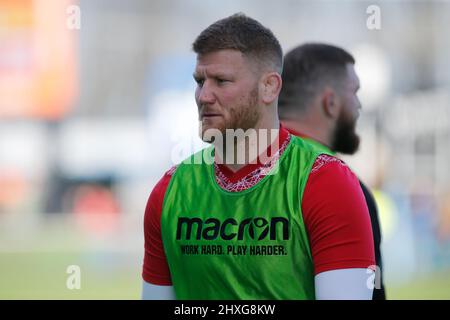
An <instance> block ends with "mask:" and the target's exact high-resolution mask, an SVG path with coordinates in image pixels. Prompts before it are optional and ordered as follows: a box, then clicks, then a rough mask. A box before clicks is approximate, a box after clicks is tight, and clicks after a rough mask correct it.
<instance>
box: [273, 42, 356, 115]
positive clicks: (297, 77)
mask: <svg viewBox="0 0 450 320" xmlns="http://www.w3.org/2000/svg"><path fill="white" fill-rule="evenodd" d="M349 63H350V64H354V63H355V59H354V58H353V56H352V55H351V54H350V53H348V52H347V51H345V50H344V49H341V48H338V47H335V46H332V45H328V44H323V43H307V44H304V45H301V46H298V47H296V48H295V49H293V50H291V51H289V52H288V53H287V54H286V55H285V57H284V67H283V73H282V79H283V87H282V88H281V93H280V96H279V99H278V112H279V115H280V118H281V119H287V118H289V116H291V115H295V114H298V113H301V112H302V111H305V110H306V109H307V108H308V106H309V105H310V103H311V102H312V100H313V99H314V98H315V97H316V95H317V94H318V93H320V92H321V91H322V90H323V89H324V87H325V86H326V85H329V86H332V87H334V88H336V87H337V86H338V85H339V83H340V80H342V79H343V77H345V75H346V65H347V64H349Z"/></svg>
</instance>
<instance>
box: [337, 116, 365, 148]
mask: <svg viewBox="0 0 450 320" xmlns="http://www.w3.org/2000/svg"><path fill="white" fill-rule="evenodd" d="M355 131H356V120H353V119H351V118H350V117H347V115H346V114H345V113H344V112H341V114H340V115H339V118H338V121H337V124H336V128H335V130H334V134H333V143H332V150H333V151H335V152H340V153H343V154H354V153H355V152H356V151H357V150H358V147H359V142H360V139H359V136H358V135H357V134H356V132H355Z"/></svg>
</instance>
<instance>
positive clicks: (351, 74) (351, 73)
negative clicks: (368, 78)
mask: <svg viewBox="0 0 450 320" xmlns="http://www.w3.org/2000/svg"><path fill="white" fill-rule="evenodd" d="M346 68H347V77H348V79H349V80H350V83H351V84H352V85H354V86H356V87H359V86H360V83H359V77H358V75H357V74H356V70H355V65H354V64H352V63H348V64H347V66H346Z"/></svg>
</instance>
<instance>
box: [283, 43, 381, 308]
mask: <svg viewBox="0 0 450 320" xmlns="http://www.w3.org/2000/svg"><path fill="white" fill-rule="evenodd" d="M354 64H355V60H354V58H353V57H352V55H351V54H350V53H348V52H346V51H345V50H343V49H341V48H338V47H335V46H332V45H327V44H321V43H309V44H304V45H301V46H298V47H296V48H295V49H293V50H291V51H290V52H289V53H287V54H286V55H285V58H284V68H283V74H282V79H283V88H282V90H281V93H280V97H279V103H278V112H279V115H280V120H281V121H282V123H283V125H284V126H285V127H286V128H287V129H288V130H289V131H290V132H291V134H294V135H296V136H301V137H303V138H304V139H306V140H308V141H310V142H311V143H313V144H314V145H315V146H317V147H319V148H321V149H323V150H325V151H332V152H333V153H335V152H339V153H343V154H354V153H355V152H356V151H357V149H358V146H359V142H360V139H359V136H358V135H357V134H356V121H357V119H358V117H359V110H360V109H361V104H360V101H359V99H358V97H357V92H358V90H359V86H360V84H359V78H358V76H357V74H356V72H355V69H354ZM360 185H361V188H362V190H363V192H364V196H365V199H366V203H367V207H368V209H369V214H370V220H371V224H372V232H373V238H374V249H375V260H376V264H377V266H378V268H377V273H376V279H375V288H374V292H373V299H374V300H384V299H385V298H386V297H385V291H384V285H383V281H382V272H381V271H382V262H381V252H380V242H381V232H380V225H379V221H378V214H377V207H376V204H375V201H374V198H373V196H372V194H371V193H370V191H369V189H368V188H367V187H366V186H365V185H364V184H363V183H362V182H360Z"/></svg>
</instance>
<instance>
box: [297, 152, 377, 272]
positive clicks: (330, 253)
mask: <svg viewBox="0 0 450 320" xmlns="http://www.w3.org/2000/svg"><path fill="white" fill-rule="evenodd" d="M302 211H303V219H304V223H305V226H306V230H307V232H308V236H309V241H310V247H311V253H312V258H313V262H314V274H316V275H317V274H319V273H321V272H324V271H330V270H335V269H347V268H367V267H369V266H370V265H375V254H374V246H373V236H372V228H371V223H370V217H369V211H368V209H367V205H366V201H365V198H364V194H363V192H362V190H361V187H360V185H359V181H358V178H356V176H355V175H354V174H353V172H352V171H351V170H350V169H349V168H348V167H347V165H346V164H345V163H344V162H343V161H341V160H339V159H337V158H335V157H331V156H328V155H321V156H319V157H318V158H317V160H316V162H315V163H314V165H313V169H312V170H311V173H310V176H309V179H308V182H307V184H306V187H305V192H304V195H303V201H302Z"/></svg>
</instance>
